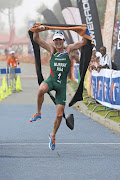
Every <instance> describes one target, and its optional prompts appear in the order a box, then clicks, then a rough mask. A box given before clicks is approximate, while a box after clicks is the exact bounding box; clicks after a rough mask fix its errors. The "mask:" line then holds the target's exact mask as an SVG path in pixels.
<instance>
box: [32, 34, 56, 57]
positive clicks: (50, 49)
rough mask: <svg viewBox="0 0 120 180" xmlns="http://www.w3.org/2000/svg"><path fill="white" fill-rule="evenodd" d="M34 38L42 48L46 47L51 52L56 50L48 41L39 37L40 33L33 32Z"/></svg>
mask: <svg viewBox="0 0 120 180" xmlns="http://www.w3.org/2000/svg"><path fill="white" fill-rule="evenodd" d="M33 40H34V41H35V42H36V43H38V44H39V46H41V47H42V48H44V49H46V50H47V51H48V52H50V53H51V54H52V53H53V52H54V47H53V46H52V45H50V44H48V43H46V42H45V41H44V40H42V39H41V38H40V37H39V34H38V33H36V32H35V33H33Z"/></svg>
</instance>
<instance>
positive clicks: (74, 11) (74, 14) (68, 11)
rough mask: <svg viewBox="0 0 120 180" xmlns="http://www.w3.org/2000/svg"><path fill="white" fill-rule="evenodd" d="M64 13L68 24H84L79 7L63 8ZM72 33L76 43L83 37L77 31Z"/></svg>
mask: <svg viewBox="0 0 120 180" xmlns="http://www.w3.org/2000/svg"><path fill="white" fill-rule="evenodd" d="M62 14H63V17H64V19H65V22H66V24H75V25H81V24H82V21H81V17H80V12H79V9H78V8H75V7H67V8H65V9H63V10H62ZM70 33H71V36H72V39H73V41H74V43H75V42H77V41H80V40H81V39H82V37H81V36H79V34H77V33H76V32H74V31H70Z"/></svg>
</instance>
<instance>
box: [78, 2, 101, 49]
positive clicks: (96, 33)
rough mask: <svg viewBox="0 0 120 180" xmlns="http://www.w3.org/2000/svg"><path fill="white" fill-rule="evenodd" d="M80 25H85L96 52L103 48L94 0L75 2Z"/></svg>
mask: <svg viewBox="0 0 120 180" xmlns="http://www.w3.org/2000/svg"><path fill="white" fill-rule="evenodd" d="M77 6H78V8H79V11H80V15H81V19H82V24H87V27H88V29H89V32H90V36H91V38H92V41H93V42H94V44H95V46H96V49H97V51H99V50H100V47H102V46H103V43H102V35H101V28H100V23H99V17H98V11H97V7H96V2H95V0H77Z"/></svg>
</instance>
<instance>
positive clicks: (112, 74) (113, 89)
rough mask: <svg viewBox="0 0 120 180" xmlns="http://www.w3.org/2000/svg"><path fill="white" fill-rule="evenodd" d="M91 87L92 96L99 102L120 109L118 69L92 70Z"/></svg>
mask: <svg viewBox="0 0 120 180" xmlns="http://www.w3.org/2000/svg"><path fill="white" fill-rule="evenodd" d="M92 89H93V96H94V98H95V99H96V100H97V101H98V102H99V103H100V104H103V105H104V106H106V107H110V108H114V109H118V110H120V71H115V70H111V69H102V70H101V71H100V72H99V73H98V72H97V71H92Z"/></svg>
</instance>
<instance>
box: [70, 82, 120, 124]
mask: <svg viewBox="0 0 120 180" xmlns="http://www.w3.org/2000/svg"><path fill="white" fill-rule="evenodd" d="M69 85H70V86H71V87H72V88H73V90H74V91H76V90H77V87H78V83H77V82H74V81H70V82H69ZM88 98H89V97H88V94H87V90H86V89H84V90H83V99H84V104H85V105H86V106H87V105H88V103H89V101H88ZM97 105H100V104H99V103H97ZM95 106H96V104H95V103H94V102H93V103H90V105H89V106H88V110H90V111H93V109H94V108H95ZM101 109H103V110H102V111H99V110H101ZM110 110H111V109H106V107H105V106H98V107H96V108H95V110H94V111H93V112H94V113H98V114H100V115H101V116H103V117H105V115H106V114H107V113H108V111H110ZM117 115H118V112H110V113H109V114H108V115H107V118H109V119H111V120H113V121H116V122H117V123H120V116H117ZM109 116H114V117H109Z"/></svg>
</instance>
